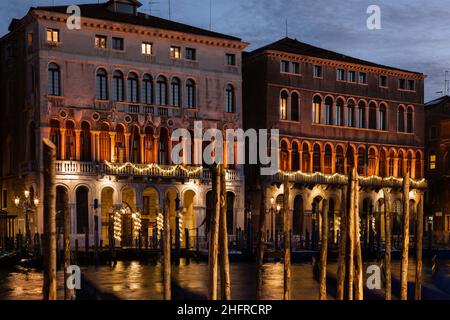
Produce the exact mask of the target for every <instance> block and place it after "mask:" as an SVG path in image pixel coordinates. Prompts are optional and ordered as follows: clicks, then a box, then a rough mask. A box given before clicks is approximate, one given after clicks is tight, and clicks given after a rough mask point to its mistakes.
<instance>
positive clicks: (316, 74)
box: [314, 66, 323, 78]
mask: <svg viewBox="0 0 450 320" xmlns="http://www.w3.org/2000/svg"><path fill="white" fill-rule="evenodd" d="M322 72H323V69H322V66H314V78H322V77H323V74H322Z"/></svg>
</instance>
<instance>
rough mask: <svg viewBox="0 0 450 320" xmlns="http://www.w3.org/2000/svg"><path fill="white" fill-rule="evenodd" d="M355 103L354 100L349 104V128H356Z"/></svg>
mask: <svg viewBox="0 0 450 320" xmlns="http://www.w3.org/2000/svg"><path fill="white" fill-rule="evenodd" d="M355 125H356V121H355V102H354V101H353V100H349V101H348V103H347V126H349V127H355Z"/></svg>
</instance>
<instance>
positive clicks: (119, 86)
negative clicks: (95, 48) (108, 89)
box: [113, 70, 125, 101]
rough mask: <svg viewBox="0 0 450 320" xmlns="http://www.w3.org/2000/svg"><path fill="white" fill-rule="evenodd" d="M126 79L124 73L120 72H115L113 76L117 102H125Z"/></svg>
mask: <svg viewBox="0 0 450 320" xmlns="http://www.w3.org/2000/svg"><path fill="white" fill-rule="evenodd" d="M124 87H125V83H124V78H123V73H122V72H121V71H119V70H116V71H114V74H113V99H114V100H115V101H124V100H125V92H124Z"/></svg>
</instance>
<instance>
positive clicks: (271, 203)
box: [270, 197, 275, 242]
mask: <svg viewBox="0 0 450 320" xmlns="http://www.w3.org/2000/svg"><path fill="white" fill-rule="evenodd" d="M274 204H275V198H274V197H272V198H270V242H273V224H274V223H273V213H274Z"/></svg>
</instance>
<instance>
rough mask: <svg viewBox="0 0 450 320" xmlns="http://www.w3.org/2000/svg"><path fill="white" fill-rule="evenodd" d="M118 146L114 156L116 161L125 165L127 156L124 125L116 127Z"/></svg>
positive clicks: (116, 145) (115, 147)
mask: <svg viewBox="0 0 450 320" xmlns="http://www.w3.org/2000/svg"><path fill="white" fill-rule="evenodd" d="M115 142H116V144H115V146H114V149H115V150H114V156H115V158H116V161H117V162H119V163H124V162H125V161H126V154H125V129H124V127H123V125H121V124H118V125H117V126H116V140H115Z"/></svg>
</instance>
